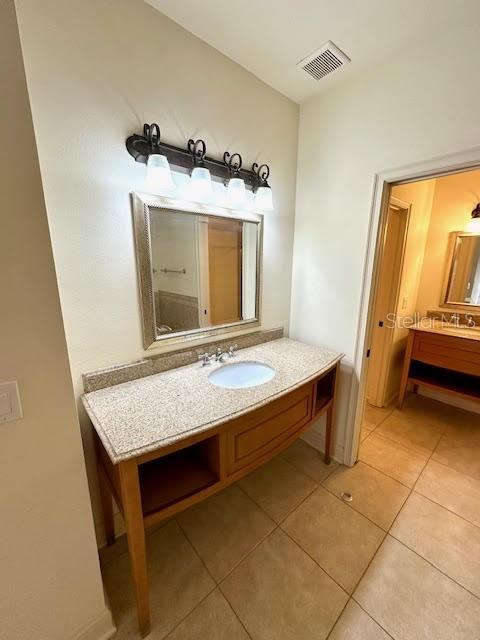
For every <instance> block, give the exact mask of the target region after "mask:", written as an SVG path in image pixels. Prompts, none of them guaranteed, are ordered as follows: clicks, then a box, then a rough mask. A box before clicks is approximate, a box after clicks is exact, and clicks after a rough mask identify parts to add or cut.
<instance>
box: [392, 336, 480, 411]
mask: <svg viewBox="0 0 480 640" xmlns="http://www.w3.org/2000/svg"><path fill="white" fill-rule="evenodd" d="M409 383H411V384H413V388H414V390H416V389H417V388H418V387H419V386H425V387H429V388H431V389H437V390H439V391H443V392H444V393H449V394H451V395H456V396H460V397H462V398H465V399H467V400H473V401H474V402H480V340H478V339H477V340H475V339H470V338H465V337H458V336H455V335H451V334H447V333H441V332H438V333H436V332H431V331H421V330H420V329H410V330H409V334H408V339H407V348H406V352H405V360H404V365H403V372H402V378H401V382H400V394H399V400H398V404H399V407H402V405H403V401H404V399H405V394H406V391H407V387H408V384H409Z"/></svg>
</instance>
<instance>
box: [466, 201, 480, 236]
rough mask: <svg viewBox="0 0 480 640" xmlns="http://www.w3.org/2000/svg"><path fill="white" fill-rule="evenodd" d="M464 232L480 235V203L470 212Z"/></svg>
mask: <svg viewBox="0 0 480 640" xmlns="http://www.w3.org/2000/svg"><path fill="white" fill-rule="evenodd" d="M466 230H467V231H470V232H472V233H480V202H479V203H478V204H477V206H476V207H475V209H474V210H473V211H472V217H471V218H470V221H469V223H468V224H467V228H466Z"/></svg>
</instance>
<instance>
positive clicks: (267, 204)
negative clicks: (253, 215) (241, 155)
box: [252, 162, 273, 211]
mask: <svg viewBox="0 0 480 640" xmlns="http://www.w3.org/2000/svg"><path fill="white" fill-rule="evenodd" d="M252 169H253V171H254V173H255V174H256V175H257V178H258V179H257V185H258V186H257V188H256V190H255V199H254V206H255V208H256V209H260V210H261V211H273V196H272V189H271V187H270V185H269V184H268V182H267V180H268V177H269V175H270V167H269V166H268V164H262V165H260V166H258V164H257V163H256V162H254V163H253V166H252Z"/></svg>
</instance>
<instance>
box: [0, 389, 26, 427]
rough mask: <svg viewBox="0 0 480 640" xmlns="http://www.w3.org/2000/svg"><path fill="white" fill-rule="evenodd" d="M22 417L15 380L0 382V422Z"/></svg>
mask: <svg viewBox="0 0 480 640" xmlns="http://www.w3.org/2000/svg"><path fill="white" fill-rule="evenodd" d="M20 418H23V413H22V405H21V404H20V394H19V392H18V384H17V381H16V380H12V381H11V382H2V383H0V424H3V423H4V422H11V421H12V420H19V419H20Z"/></svg>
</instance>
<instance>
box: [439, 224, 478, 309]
mask: <svg viewBox="0 0 480 640" xmlns="http://www.w3.org/2000/svg"><path fill="white" fill-rule="evenodd" d="M441 303H442V305H443V306H447V307H454V306H455V307H458V308H466V309H476V310H477V309H480V233H466V232H462V231H454V232H452V233H451V234H450V239H449V249H448V253H447V265H446V275H445V283H444V287H443V293H442V300H441Z"/></svg>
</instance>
